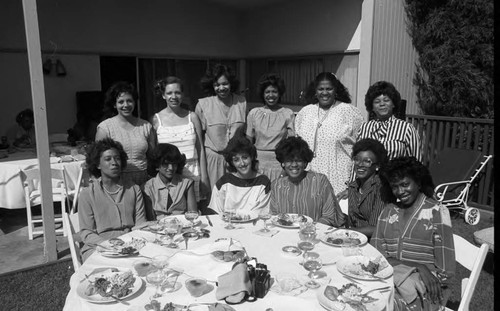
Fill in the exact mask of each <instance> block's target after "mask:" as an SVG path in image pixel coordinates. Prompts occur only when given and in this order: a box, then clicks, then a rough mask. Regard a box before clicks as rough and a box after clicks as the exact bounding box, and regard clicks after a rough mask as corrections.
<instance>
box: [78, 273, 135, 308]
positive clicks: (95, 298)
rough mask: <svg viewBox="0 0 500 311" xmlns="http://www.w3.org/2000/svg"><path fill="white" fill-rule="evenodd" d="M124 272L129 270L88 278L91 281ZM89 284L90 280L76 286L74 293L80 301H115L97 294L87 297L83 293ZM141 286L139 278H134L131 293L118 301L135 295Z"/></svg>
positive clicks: (94, 275) (97, 274)
mask: <svg viewBox="0 0 500 311" xmlns="http://www.w3.org/2000/svg"><path fill="white" fill-rule="evenodd" d="M126 271H129V270H119V271H118V272H104V273H96V274H93V275H91V276H89V278H90V279H91V280H92V281H93V280H95V279H96V278H100V277H105V278H108V277H112V276H113V275H115V274H120V273H124V272H126ZM89 284H90V280H89V279H84V280H83V281H82V282H81V283H80V284H78V287H77V288H76V293H77V294H78V296H80V298H82V299H84V300H86V301H89V302H93V303H110V302H115V301H116V299H114V298H112V297H103V296H101V295H99V294H95V295H91V296H87V295H86V294H85V291H86V290H87V287H88V286H89ZM143 284H144V281H143V280H142V279H141V278H140V277H137V276H136V277H135V281H134V284H133V286H132V287H131V288H130V289H131V291H130V292H129V293H128V295H125V296H123V297H120V300H124V299H127V298H128V297H130V296H132V295H134V294H135V293H137V292H138V291H139V290H140V289H141V287H142V285H143Z"/></svg>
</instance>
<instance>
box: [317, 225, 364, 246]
mask: <svg viewBox="0 0 500 311" xmlns="http://www.w3.org/2000/svg"><path fill="white" fill-rule="evenodd" d="M319 239H320V241H321V242H323V243H325V244H327V245H330V246H336V247H341V246H342V245H344V244H346V243H347V242H348V241H349V239H354V240H356V239H358V240H359V244H358V245H359V246H362V245H365V244H366V243H367V242H368V238H367V237H366V235H364V234H363V233H361V232H357V231H354V230H349V229H338V230H335V231H334V232H330V233H324V234H323V235H321V236H320V238H319Z"/></svg>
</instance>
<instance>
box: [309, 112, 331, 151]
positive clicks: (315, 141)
mask: <svg viewBox="0 0 500 311" xmlns="http://www.w3.org/2000/svg"><path fill="white" fill-rule="evenodd" d="M332 107H333V105H332V106H330V108H328V110H327V111H326V113H325V115H324V116H323V117H322V118H321V120H320V119H319V111H320V108H319V104H318V123H317V124H316V130H315V131H314V144H313V156H314V157H316V146H317V144H318V130H319V128H320V127H321V126H322V125H323V122H324V121H325V119H326V117H328V115H329V114H330V110H332Z"/></svg>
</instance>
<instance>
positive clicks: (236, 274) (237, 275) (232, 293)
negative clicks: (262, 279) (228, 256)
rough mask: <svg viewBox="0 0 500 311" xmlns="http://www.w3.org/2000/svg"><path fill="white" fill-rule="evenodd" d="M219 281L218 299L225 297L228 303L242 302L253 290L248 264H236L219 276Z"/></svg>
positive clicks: (216, 293)
mask: <svg viewBox="0 0 500 311" xmlns="http://www.w3.org/2000/svg"><path fill="white" fill-rule="evenodd" d="M217 281H218V284H219V287H217V291H216V292H215V297H216V298H217V300H220V299H225V300H226V302H227V303H233V304H234V303H240V302H242V301H244V300H245V297H246V296H247V295H250V294H251V292H252V283H251V282H250V277H249V275H248V270H247V265H246V264H239V265H236V266H235V267H234V268H233V270H231V271H229V272H227V273H224V274H223V275H221V276H219V277H218V279H217Z"/></svg>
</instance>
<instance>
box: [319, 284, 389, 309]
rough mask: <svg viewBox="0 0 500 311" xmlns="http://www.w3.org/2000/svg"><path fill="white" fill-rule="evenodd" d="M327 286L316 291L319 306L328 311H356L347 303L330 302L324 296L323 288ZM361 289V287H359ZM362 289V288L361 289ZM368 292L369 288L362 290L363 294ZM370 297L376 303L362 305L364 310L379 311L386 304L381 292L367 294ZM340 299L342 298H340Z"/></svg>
mask: <svg viewBox="0 0 500 311" xmlns="http://www.w3.org/2000/svg"><path fill="white" fill-rule="evenodd" d="M326 286H327V285H323V286H321V287H320V288H319V289H318V290H317V291H316V297H317V299H318V302H319V304H320V305H321V306H322V307H323V308H325V309H326V310H328V311H356V309H354V308H353V307H351V305H350V304H348V303H343V302H341V301H332V300H330V299H328V298H327V297H326V296H325V288H326ZM335 287H337V288H341V287H342V285H340V286H335ZM361 287H362V286H361ZM362 288H363V287H362ZM368 290H370V289H369V288H363V292H366V291H368ZM368 295H369V296H370V297H372V298H374V299H377V300H376V301H373V302H369V303H364V304H363V306H364V307H365V308H366V310H370V311H381V310H383V309H384V307H385V306H386V304H387V297H386V296H385V295H384V294H383V293H381V292H377V291H374V292H371V293H369V294H368ZM341 299H342V298H341Z"/></svg>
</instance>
